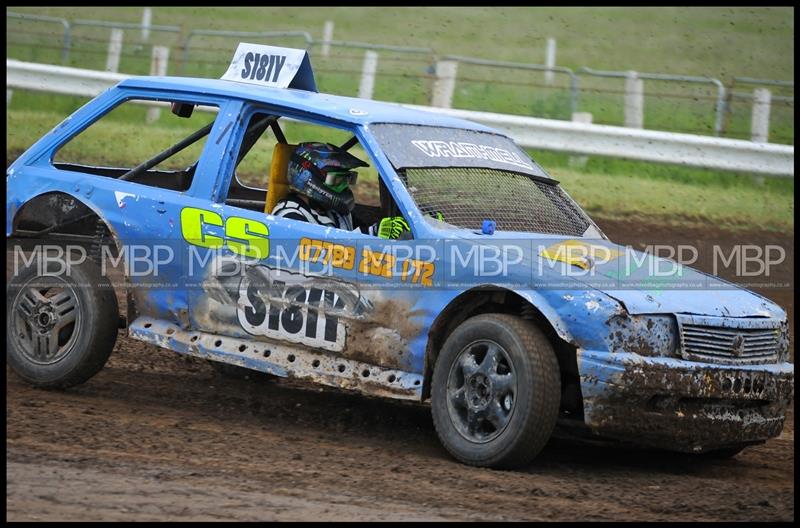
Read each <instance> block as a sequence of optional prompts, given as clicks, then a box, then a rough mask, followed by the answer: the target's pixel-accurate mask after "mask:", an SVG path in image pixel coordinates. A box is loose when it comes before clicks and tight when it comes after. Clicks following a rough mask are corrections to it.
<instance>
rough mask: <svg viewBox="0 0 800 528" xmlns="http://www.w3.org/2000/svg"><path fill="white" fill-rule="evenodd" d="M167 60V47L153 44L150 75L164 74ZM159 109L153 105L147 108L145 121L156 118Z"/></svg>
mask: <svg viewBox="0 0 800 528" xmlns="http://www.w3.org/2000/svg"><path fill="white" fill-rule="evenodd" d="M168 62H169V48H168V47H166V46H153V59H152V61H151V62H150V75H166V74H167V64H168ZM160 115H161V109H160V108H158V107H156V106H153V107H150V108H148V109H147V118H146V120H147V122H148V123H152V122H153V121H156V120H158V117H159V116H160Z"/></svg>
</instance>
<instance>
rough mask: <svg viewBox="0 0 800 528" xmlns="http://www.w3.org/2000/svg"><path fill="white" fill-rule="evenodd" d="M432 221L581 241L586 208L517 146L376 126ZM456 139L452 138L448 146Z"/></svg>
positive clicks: (487, 137)
mask: <svg viewBox="0 0 800 528" xmlns="http://www.w3.org/2000/svg"><path fill="white" fill-rule="evenodd" d="M371 130H372V132H373V133H374V134H375V136H376V138H377V139H378V141H379V142H380V143H381V146H382V147H383V149H384V152H385V153H386V155H387V157H388V158H389V161H391V163H392V165H393V166H394V167H395V169H397V171H398V174H400V176H401V177H402V178H403V180H404V182H405V184H406V188H407V189H408V191H409V194H411V197H412V198H413V199H414V201H415V202H416V204H417V206H418V207H419V209H420V211H421V212H422V213H423V214H425V215H430V216H432V217H433V218H437V219H440V220H442V221H444V222H446V223H448V224H451V225H453V226H456V227H461V228H466V229H475V230H480V229H481V227H482V225H483V221H484V220H493V221H494V222H495V223H496V227H497V229H500V230H504V231H520V232H529V233H546V234H558V235H568V236H582V235H583V234H584V233H585V232H586V230H587V229H588V228H589V227H590V226H591V225H592V222H591V220H590V219H589V218H588V216H587V215H586V214H585V213H584V212H583V211H582V210H581V208H580V207H579V206H578V205H577V204H576V203H575V202H574V201H573V200H572V199H571V198H570V197H569V196H568V195H567V194H566V193H565V192H564V190H563V189H561V188H560V187H559V186H558V182H556V181H555V180H553V179H551V178H550V177H549V176H548V175H547V174H546V173H545V172H544V170H543V169H542V168H541V167H540V166H539V165H538V164H537V163H536V162H534V161H533V160H531V159H530V158H529V157H528V156H527V154H525V152H524V151H523V150H522V149H520V148H519V147H518V146H516V145H515V144H514V142H513V141H511V140H510V139H508V138H506V137H504V136H499V135H497V134H488V133H483V132H479V131H475V130H463V129H452V128H439V127H425V126H417V125H402V124H400V125H398V124H379V125H373V126H372V127H371ZM448 138H449V139H448Z"/></svg>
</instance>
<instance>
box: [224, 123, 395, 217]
mask: <svg viewBox="0 0 800 528" xmlns="http://www.w3.org/2000/svg"><path fill="white" fill-rule="evenodd" d="M306 142H319V143H329V144H331V145H334V146H336V147H339V148H340V149H341V150H344V151H347V152H348V153H350V154H352V155H353V156H355V157H356V158H358V159H360V160H362V161H364V162H366V163H368V164H369V166H368V167H359V168H358V169H357V173H358V176H357V180H356V183H355V184H353V185H352V186H351V187H350V189H351V190H352V192H353V195H354V198H355V207H354V208H353V210H352V212H351V216H352V222H353V227H354V229H361V231H362V232H367V231H368V229H369V227H370V226H373V225H375V224H377V223H378V222H380V220H381V219H382V218H384V217H387V216H402V213H401V212H400V211H399V208H398V207H397V206H396V204H395V203H394V199H393V198H392V196H391V194H390V193H389V192H388V189H387V188H386V186H385V184H384V183H383V181H382V180H381V179H380V177H379V175H378V172H377V169H376V168H375V167H374V163H373V162H372V160H371V159H370V158H369V156H368V155H367V153H366V151H365V150H364V149H363V148H362V147H361V145H360V144H359V142H358V139H357V137H356V136H354V135H353V133H352V132H349V131H347V130H341V129H337V128H333V127H326V126H321V125H316V124H312V123H308V122H299V121H295V120H291V121H290V120H287V119H283V118H281V117H280V116H275V115H270V114H266V113H255V114H253V115H252V116H251V117H250V119H249V122H248V125H247V129H246V130H245V133H244V136H243V140H242V143H241V145H240V147H239V152H238V153H237V161H236V167H235V169H234V175H233V177H232V178H231V184H230V187H229V189H228V194H227V196H226V199H225V203H226V204H228V205H232V206H234V207H242V208H245V209H250V210H253V211H259V212H265V213H269V212H271V211H272V207H271V206H272V205H274V204H275V203H277V202H278V201H279V200H280V199H282V198H285V197H286V195H287V193H289V192H292V191H291V189H289V187H288V181H286V176H287V175H286V173H285V170H286V162H287V161H288V157H289V156H291V149H292V148H294V147H296V145H298V144H300V143H306ZM287 148H288V150H283V149H287ZM276 156H284V158H283V163H281V161H280V160H277V161H276V163H275V164H274V165H275V167H273V159H274V157H276ZM273 170H276V171H283V172H282V173H280V174H279V175H278V176H277V178H276V177H275V176H272V177H271V172H272V171H273ZM270 181H273V185H272V186H271V185H270ZM271 191H272V192H271ZM268 202H269V203H268ZM298 221H299V220H298Z"/></svg>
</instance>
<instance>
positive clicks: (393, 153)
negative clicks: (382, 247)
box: [370, 123, 550, 179]
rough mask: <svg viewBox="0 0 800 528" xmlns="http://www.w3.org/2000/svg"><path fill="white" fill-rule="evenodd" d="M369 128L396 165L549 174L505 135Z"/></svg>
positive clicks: (382, 125)
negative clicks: (473, 168) (474, 168)
mask: <svg viewBox="0 0 800 528" xmlns="http://www.w3.org/2000/svg"><path fill="white" fill-rule="evenodd" d="M370 131H371V132H372V133H373V135H374V136H375V138H376V139H377V140H378V142H379V143H380V144H381V147H382V148H383V152H384V153H385V154H386V156H387V157H388V158H389V161H391V162H392V165H393V166H394V167H395V168H397V169H400V168H410V167H414V168H418V167H455V166H458V167H476V168H487V169H500V170H511V171H515V172H520V173H522V174H528V175H531V176H535V177H538V178H545V179H550V176H548V175H547V173H546V172H545V171H544V169H542V167H541V166H539V164H538V163H536V162H535V161H533V160H531V159H530V157H528V155H527V154H525V152H524V151H523V150H522V149H521V148H519V147H518V146H517V145H515V144H514V142H513V141H511V140H510V139H509V138H507V137H505V136H501V135H498V134H490V133H487V132H481V131H479V130H468V129H462V128H444V127H432V126H420V125H405V124H397V123H378V124H373V125H371V126H370Z"/></svg>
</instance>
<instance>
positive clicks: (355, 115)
mask: <svg viewBox="0 0 800 528" xmlns="http://www.w3.org/2000/svg"><path fill="white" fill-rule="evenodd" d="M120 86H123V87H132V88H154V89H164V90H184V91H191V92H197V93H205V94H210V95H216V96H221V97H232V98H239V99H246V100H249V101H255V102H259V103H266V104H273V105H277V106H282V107H286V108H293V109H296V110H300V111H302V112H309V113H312V114H317V115H321V116H325V117H329V118H333V119H338V120H341V121H346V122H350V123H358V124H369V123H407V124H416V125H428V126H440V127H447V128H463V129H471V130H479V131H482V132H489V133H494V134H500V132H498V131H497V130H494V129H492V128H489V127H487V126H484V125H481V124H478V123H475V122H472V121H467V120H466V119H458V118H455V117H448V116H442V115H439V114H436V113H433V112H425V111H422V110H414V109H411V108H404V107H402V106H399V105H397V104H393V103H384V102H379V101H372V100H369V99H358V98H355V97H344V96H340V95H332V94H326V93H316V92H309V91H305V90H296V89H291V88H272V87H266V86H258V85H254V84H247V83H240V82H234V81H228V80H222V79H203V78H195V77H130V78H128V79H125V80H124V81H122V82H121V83H120Z"/></svg>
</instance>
